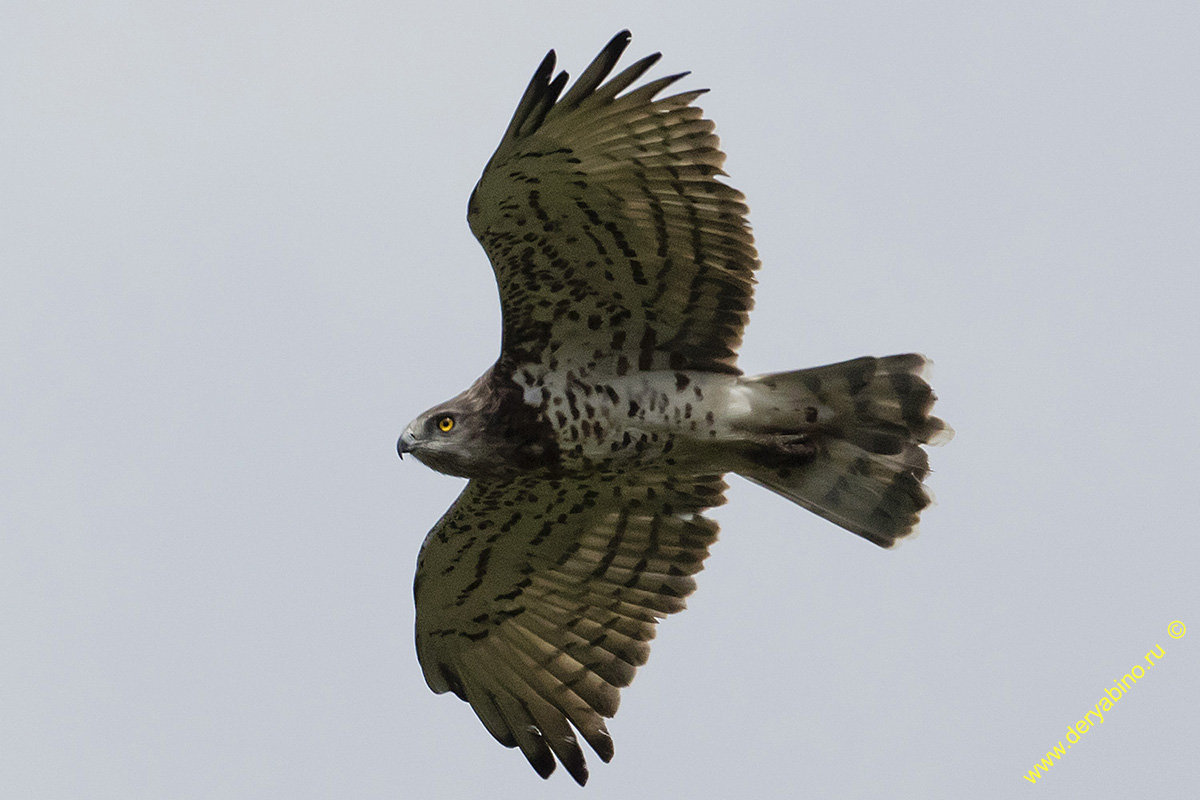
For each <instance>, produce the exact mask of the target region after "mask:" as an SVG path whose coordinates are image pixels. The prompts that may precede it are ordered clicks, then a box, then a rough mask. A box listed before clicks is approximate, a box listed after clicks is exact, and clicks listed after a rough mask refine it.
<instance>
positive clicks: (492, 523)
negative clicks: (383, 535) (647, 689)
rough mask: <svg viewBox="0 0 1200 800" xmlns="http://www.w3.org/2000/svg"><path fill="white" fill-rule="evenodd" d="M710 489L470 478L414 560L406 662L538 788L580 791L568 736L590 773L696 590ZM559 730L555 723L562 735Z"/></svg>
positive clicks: (713, 527) (660, 481) (601, 478)
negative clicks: (669, 623) (669, 626)
mask: <svg viewBox="0 0 1200 800" xmlns="http://www.w3.org/2000/svg"><path fill="white" fill-rule="evenodd" d="M724 490H725V483H724V481H723V480H722V478H721V477H720V476H708V477H699V478H697V477H688V478H680V477H669V476H666V475H659V474H654V475H639V476H631V475H627V474H621V475H618V474H614V473H601V474H596V475H593V476H591V477H589V478H587V479H586V480H579V481H576V480H549V481H548V480H536V479H533V478H520V479H517V480H515V481H513V482H506V483H499V482H485V481H481V480H473V481H471V483H470V484H468V485H467V488H466V489H465V490H464V491H463V493H462V495H461V496H460V497H459V498H458V500H457V501H456V502H455V504H454V505H453V506H452V507H451V508H450V510H449V511H448V512H447V513H446V515H445V516H444V517H443V518H442V519H441V521H440V522H438V524H437V525H436V526H435V527H434V528H433V530H432V531H430V533H429V536H428V537H427V538H426V540H425V544H424V545H423V546H422V548H421V556H420V559H419V561H418V564H417V578H416V583H415V585H414V587H413V591H414V595H415V598H416V608H417V625H416V629H417V632H416V636H417V656H418V658H419V659H420V662H421V668H422V670H424V673H425V680H426V681H427V682H428V683H429V686H430V688H431V689H433V690H434V691H435V692H438V693H441V692H446V691H453V692H454V693H455V694H457V695H458V696H459V697H460V698H462V699H463V700H466V701H467V702H468V703H470V704H471V706H472V708H474V709H475V713H476V714H478V715H479V719H480V720H482V721H483V724H484V726H485V727H486V728H487V729H488V731H489V732H491V734H492V735H493V736H494V737H496V739H497V740H498V741H499V742H500V743H501V744H503V745H505V746H506V747H520V748H521V751H522V752H523V753H524V754H525V757H526V758H528V759H529V763H530V764H532V765H533V768H534V769H535V770H537V772H538V774H540V775H541V776H542V777H543V778H544V777H547V776H549V775H550V773H551V772H553V771H554V767H555V760H554V757H555V756H557V757H558V759H559V760H560V761H561V762H562V763H563V766H565V767H566V769H567V770H568V772H570V773H571V776H572V777H573V778H575V780H576V781H578V782H579V783H580V784H583V783H584V782H585V781H586V780H587V766H586V764H585V762H584V757H583V751H582V750H581V749H580V747H579V744H578V742H577V741H576V737H575V735H574V733H573V732H572V730H571V726H572V725H573V726H574V727H575V729H576V730H578V731H579V733H580V734H582V736H583V738H584V739H585V740H586V741H587V743H588V744H589V745H591V747H592V749H593V750H595V751H596V753H597V754H598V755H599V756H600V758H601V759H603V760H604V761H608V760H609V759H611V758H612V755H613V746H612V740H611V739H610V738H609V735H608V731H607V729H606V728H605V725H604V719H603V718H604V717H611V716H612V715H613V714H614V713H616V710H617V702H618V700H619V696H618V690H619V689H620V688H621V687H623V686H627V685H628V684H629V682H630V681H631V680H633V675H634V671H635V670H636V669H637V667H639V666H641V665H642V664H644V663H645V662H646V658H647V657H648V655H649V652H650V640H651V639H653V638H654V633H655V622H656V621H657V619H658V618H660V617H665V616H666V615H667V614H671V613H674V612H676V611H680V610H682V609H683V607H684V597H686V596H687V595H688V594H690V593H691V592H692V591H693V590H694V589H695V587H696V584H695V581H694V580H693V578H692V575H694V574H695V573H697V572H699V571H700V570H701V569H702V567H703V561H704V558H705V557H706V556H707V555H708V547H709V545H711V544H712V543H713V542H714V541H715V540H716V536H717V524H716V523H715V522H713V521H712V520H709V519H706V518H704V517H703V516H701V515H700V514H701V512H702V511H704V509H706V508H710V507H712V506H716V505H720V504H721V503H723V502H724V498H723V496H722V493H723V492H724ZM568 723H569V724H568Z"/></svg>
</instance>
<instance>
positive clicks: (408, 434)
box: [396, 430, 417, 461]
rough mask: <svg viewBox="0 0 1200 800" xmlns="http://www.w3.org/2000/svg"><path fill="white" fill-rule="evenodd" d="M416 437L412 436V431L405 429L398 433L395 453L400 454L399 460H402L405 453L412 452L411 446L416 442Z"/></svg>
mask: <svg viewBox="0 0 1200 800" xmlns="http://www.w3.org/2000/svg"><path fill="white" fill-rule="evenodd" d="M416 441H417V437H415V436H413V433H412V431H410V430H409V431H405V432H404V433H402V434H400V440H399V441H397V442H396V454H397V455H398V456H400V460H401V461H403V460H404V454H405V453H411V452H412V446H413V445H414V444H416Z"/></svg>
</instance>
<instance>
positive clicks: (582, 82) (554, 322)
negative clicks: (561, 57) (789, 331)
mask: <svg viewBox="0 0 1200 800" xmlns="http://www.w3.org/2000/svg"><path fill="white" fill-rule="evenodd" d="M629 38H630V36H629V32H628V31H623V32H621V33H620V34H618V35H617V36H616V37H614V38H613V40H612V41H611V42H609V43H608V45H607V46H606V47H605V48H604V50H603V51H602V52H601V53H600V55H599V56H597V57H596V60H595V61H593V62H592V64H591V65H590V66H589V67H588V68H587V69H586V70H584V73H583V75H582V76H581V77H580V78H579V80H577V81H576V82H575V84H574V85H573V86H572V87H571V89H570V90H568V91H567V93H566V94H565V95H563V97H562V98H561V99H559V94H560V93H561V92H562V90H563V88H564V86H565V85H566V82H567V74H566V73H565V72H560V73H559V74H558V76H557V77H555V78H553V80H551V76H552V75H553V73H554V63H555V58H554V51H551V52H550V53H549V54H548V55H547V56H546V59H545V60H544V61H543V62H542V64H541V66H540V67H539V68H538V70H537V73H536V74H535V75H534V76H533V80H532V81H531V82H530V84H529V88H527V89H526V90H525V95H524V96H523V97H522V98H521V102H520V104H519V105H518V107H517V111H516V114H515V115H514V116H513V119H512V122H511V123H510V124H509V126H508V130H507V131H506V132H505V134H504V138H503V140H502V141H501V142H500V146H499V148H498V149H497V150H496V153H495V155H493V156H492V159H491V161H490V162H488V165H487V167H486V169H485V170H484V172H483V177H482V178H480V180H479V184H478V185H477V186H476V187H475V191H474V193H473V194H472V195H471V202H470V204H469V208H468V215H467V218H468V221H469V222H470V224H471V230H472V231H473V232H474V233H475V236H476V238H478V239H479V241H480V243H481V244H482V245H483V248H484V250H485V251H487V254H488V258H489V259H491V262H492V267H493V269H494V270H495V273H496V281H497V283H498V284H499V287H500V302H501V306H502V309H503V316H504V338H503V343H502V347H501V360H502V361H504V360H505V359H507V361H508V363H509V364H510V365H519V364H542V365H545V366H546V368H547V369H550V370H553V369H557V368H559V367H570V368H575V369H580V368H584V369H588V368H595V367H596V366H603V367H605V368H607V369H609V370H611V371H613V372H616V373H617V374H624V373H625V372H626V371H628V370H630V369H633V368H635V367H636V368H637V369H641V370H648V369H676V370H679V369H697V370H710V371H721V372H734V373H736V372H738V369H737V367H736V364H735V362H736V354H735V351H736V350H737V347H738V345H739V344H740V342H741V338H742V329H743V328H744V327H745V324H746V319H747V315H748V312H749V310H750V308H751V306H752V305H753V300H752V295H753V284H754V278H753V271H754V270H755V269H757V267H758V257H757V254H756V252H755V249H754V239H753V237H752V236H751V234H750V229H749V227H748V225H747V223H746V219H745V214H746V211H747V209H746V206H745V204H744V202H743V200H744V198H743V196H742V194H741V193H740V192H738V191H737V190H735V189H733V188H731V187H729V186H728V185H726V184H724V183H721V182H720V181H718V180H716V176H718V175H723V174H724V173H723V172H722V171H721V165H722V164H723V163H724V161H725V154H724V153H722V152H721V150H720V149H719V142H718V140H717V137H716V135H714V134H713V128H714V126H713V123H712V122H711V121H710V120H707V119H704V118H703V112H702V111H701V109H699V108H696V107H695V106H693V105H691V104H692V102H693V101H694V100H695V99H696V98H697V97H698V96H699V95H701V94H702V93H703V92H704V91H705V90H697V91H691V92H684V93H682V94H676V95H672V96H669V97H664V98H661V99H655V98H656V96H657V95H658V94H659V93H660V92H661V91H662V90H663V89H664V88H666V87H667V86H669V85H671V84H672V83H674V82H675V81H676V80H678V79H679V78H681V77H683V76H684V75H686V74H687V73H683V74H680V75H671V76H668V77H665V78H659V79H657V80H654V81H650V82H648V83H645V84H644V85H642V86H640V87H639V88H636V89H634V90H632V91H629V92H626V93H625V94H621V93H622V92H623V91H624V90H625V89H627V88H629V87H630V86H631V85H632V84H633V83H634V82H635V81H636V80H637V79H638V78H640V77H641V76H642V75H643V73H645V72H646V70H648V69H649V68H650V67H651V66H652V65H653V64H654V63H655V62H656V61H657V60H658V58H659V55H658V54H654V55H651V56H647V57H646V58H643V59H641V60H640V61H638V62H636V63H634V64H633V65H631V66H629V67H628V68H626V69H625V70H624V71H623V72H621V73H619V74H617V75H616V76H615V77H613V78H612V79H611V80H608V81H607V82H605V79H606V78H607V77H608V75H609V73H610V72H611V71H612V69H613V67H614V66H615V65H616V62H617V60H618V59H619V58H620V56H621V53H622V52H623V51H624V50H625V47H626V46H627V45H628V44H629Z"/></svg>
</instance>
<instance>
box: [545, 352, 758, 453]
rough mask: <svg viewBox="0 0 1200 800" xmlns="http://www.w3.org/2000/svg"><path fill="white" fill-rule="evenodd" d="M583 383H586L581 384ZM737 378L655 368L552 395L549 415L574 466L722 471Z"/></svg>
mask: <svg viewBox="0 0 1200 800" xmlns="http://www.w3.org/2000/svg"><path fill="white" fill-rule="evenodd" d="M581 385H582V384H581ZM736 385H737V378H736V377H734V376H731V375H721V374H714V373H705V372H650V373H641V374H639V375H636V376H629V378H625V379H621V380H620V381H613V382H611V383H594V384H586V386H587V389H588V390H587V391H584V390H583V389H581V388H579V387H566V388H565V390H564V391H563V392H561V393H552V395H551V398H550V402H549V403H548V405H547V410H546V412H545V413H547V416H548V417H549V419H550V422H551V424H552V425H553V427H554V428H555V434H556V438H557V440H558V445H559V453H560V457H561V459H562V466H563V467H564V468H565V469H567V470H570V471H575V470H582V471H589V470H605V469H636V468H649V467H655V466H662V467H668V468H672V469H682V470H699V471H706V470H708V469H718V470H719V468H720V465H719V463H718V462H719V461H720V460H721V459H720V454H721V452H722V451H723V448H722V446H721V445H722V444H723V443H724V442H725V441H726V440H727V431H726V428H727V418H728V413H727V412H728V406H729V402H730V397H731V393H730V390H731V389H733V388H734V387H735V386H736Z"/></svg>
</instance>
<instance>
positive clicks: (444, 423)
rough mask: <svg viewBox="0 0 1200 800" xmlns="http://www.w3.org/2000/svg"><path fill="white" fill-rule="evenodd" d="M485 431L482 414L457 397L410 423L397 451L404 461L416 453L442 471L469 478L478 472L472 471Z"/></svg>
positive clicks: (401, 436) (427, 463)
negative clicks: (474, 454) (474, 457)
mask: <svg viewBox="0 0 1200 800" xmlns="http://www.w3.org/2000/svg"><path fill="white" fill-rule="evenodd" d="M481 428H482V426H481V424H480V418H479V414H477V413H474V412H473V411H472V410H470V409H469V408H467V407H466V405H465V404H463V403H462V402H461V398H457V397H456V398H455V399H454V400H450V401H447V402H445V403H441V404H439V405H436V406H434V407H433V408H431V409H429V410H428V411H426V412H425V413H424V414H422V415H421V416H419V417H417V418H416V419H414V420H413V421H412V422H410V423H409V424H408V427H406V428H405V429H404V433H402V434H400V440H399V441H398V442H396V452H397V453H399V454H400V458H404V454H405V453H412V455H413V456H415V457H416V459H417V460H418V461H420V462H421V463H422V464H424V465H425V466H427V467H430V468H431V469H436V470H437V471H438V472H444V473H446V474H447V475H458V476H460V477H464V478H469V477H471V475H472V474H473V473H474V472H476V471H477V470H474V469H472V463H473V460H474V459H473V458H472V454H473V453H476V452H477V450H478V447H479V445H480V444H482V439H483V431H482V429H481Z"/></svg>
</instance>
